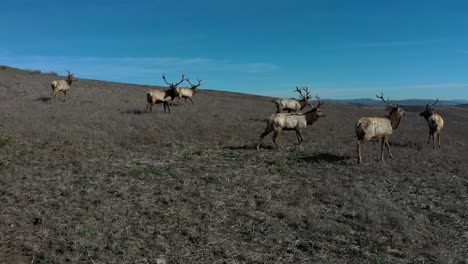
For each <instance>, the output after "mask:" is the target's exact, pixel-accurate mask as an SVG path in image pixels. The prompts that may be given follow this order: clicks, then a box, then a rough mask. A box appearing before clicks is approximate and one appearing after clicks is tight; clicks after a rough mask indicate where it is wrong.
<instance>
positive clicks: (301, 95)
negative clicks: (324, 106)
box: [296, 86, 310, 101]
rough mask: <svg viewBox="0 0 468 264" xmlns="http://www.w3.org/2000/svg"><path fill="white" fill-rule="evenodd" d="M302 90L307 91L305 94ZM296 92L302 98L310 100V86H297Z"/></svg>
mask: <svg viewBox="0 0 468 264" xmlns="http://www.w3.org/2000/svg"><path fill="white" fill-rule="evenodd" d="M302 91H304V92H305V93H306V95H304V94H303V93H302ZM296 92H298V93H299V96H300V98H301V99H302V100H305V101H307V100H309V98H310V92H309V87H307V86H304V87H302V89H299V87H297V86H296Z"/></svg>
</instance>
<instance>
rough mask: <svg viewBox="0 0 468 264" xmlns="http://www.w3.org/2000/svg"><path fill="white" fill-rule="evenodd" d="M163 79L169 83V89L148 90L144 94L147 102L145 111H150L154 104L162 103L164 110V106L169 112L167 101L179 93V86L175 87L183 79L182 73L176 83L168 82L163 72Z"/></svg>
mask: <svg viewBox="0 0 468 264" xmlns="http://www.w3.org/2000/svg"><path fill="white" fill-rule="evenodd" d="M162 78H163V80H164V81H165V82H166V83H167V84H168V85H169V89H166V90H163V91H160V90H150V91H148V93H147V94H146V100H147V101H148V103H147V104H146V112H152V111H153V106H154V105H155V104H161V103H162V104H163V105H164V112H166V107H167V109H168V111H169V113H170V112H171V109H170V108H169V102H170V101H172V100H174V98H175V97H176V96H178V95H179V88H178V87H177V86H178V85H179V84H181V83H182V82H183V81H184V80H185V76H184V74H182V79H181V80H180V81H179V82H177V83H169V82H167V80H166V76H165V75H164V74H163V76H162Z"/></svg>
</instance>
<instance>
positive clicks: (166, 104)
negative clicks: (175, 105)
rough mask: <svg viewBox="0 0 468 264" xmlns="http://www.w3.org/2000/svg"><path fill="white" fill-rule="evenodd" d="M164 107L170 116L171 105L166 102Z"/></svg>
mask: <svg viewBox="0 0 468 264" xmlns="http://www.w3.org/2000/svg"><path fill="white" fill-rule="evenodd" d="M164 105H165V106H167V111H168V112H169V114H170V113H171V108H170V107H169V103H168V102H165V103H164Z"/></svg>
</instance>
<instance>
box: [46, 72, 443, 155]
mask: <svg viewBox="0 0 468 264" xmlns="http://www.w3.org/2000/svg"><path fill="white" fill-rule="evenodd" d="M67 73H68V75H67V78H66V79H65V80H55V81H52V83H51V87H52V95H51V99H52V98H55V97H56V96H57V94H58V93H60V92H62V93H63V94H64V96H65V98H66V97H67V91H68V90H69V89H70V87H71V85H72V83H73V82H76V81H78V79H76V78H75V77H74V76H73V73H71V72H70V71H69V70H67ZM162 78H163V80H164V82H165V83H166V84H167V85H168V86H169V88H168V89H165V90H150V91H148V93H147V95H146V100H147V105H146V109H145V111H146V112H152V111H153V106H154V105H155V104H163V106H164V112H166V108H167V111H168V112H169V113H170V112H171V109H170V107H169V104H170V103H173V102H174V100H175V99H176V98H177V99H179V100H180V99H182V98H184V100H185V102H187V99H189V101H190V102H191V103H192V106H194V103H193V101H192V97H193V95H194V94H195V93H197V92H198V87H199V86H200V85H201V80H198V83H197V84H192V83H191V82H190V80H189V79H188V78H185V75H184V74H182V77H181V79H180V80H179V81H178V82H175V83H174V82H168V81H167V79H166V76H165V75H164V74H163V75H162ZM184 81H187V82H188V83H189V85H190V88H188V87H180V88H179V85H180V84H181V83H183V82H184ZM295 91H296V92H297V93H299V100H296V99H294V98H280V99H278V100H275V101H274V103H275V105H276V112H275V113H273V114H272V115H271V116H269V117H268V118H266V119H265V121H266V128H265V131H263V133H262V134H261V135H260V138H259V140H258V142H257V146H256V148H257V150H260V144H261V142H262V140H263V138H264V137H265V136H267V135H268V134H270V133H271V132H273V138H272V140H273V143H274V144H275V146H276V148H277V150H278V151H281V148H280V146H279V145H278V138H279V136H280V134H281V132H282V131H284V130H286V131H287V130H294V131H295V132H296V137H297V140H298V142H297V145H296V147H299V149H300V150H304V148H303V146H302V142H303V140H304V137H303V134H304V129H305V128H306V127H307V125H309V126H310V125H312V124H313V123H314V122H315V121H317V120H318V119H319V117H325V113H324V112H323V111H321V110H320V106H322V105H323V102H321V101H320V97H319V96H318V95H316V96H315V98H316V99H317V101H316V102H315V104H313V103H311V102H310V101H309V100H310V99H312V97H311V95H310V91H309V88H308V87H302V88H299V87H296V90H295ZM376 97H377V98H379V99H381V100H382V101H383V102H384V103H385V104H386V105H387V106H388V107H389V112H388V114H387V115H385V116H382V117H362V118H360V119H359V120H358V121H357V122H356V123H355V126H354V129H355V132H356V137H357V144H356V146H357V149H356V152H357V162H358V163H361V161H362V154H361V148H362V145H363V144H364V143H366V142H368V141H370V140H371V139H380V140H381V144H380V160H381V161H383V160H384V148H386V149H387V151H388V155H389V157H390V158H393V155H392V152H391V148H390V144H389V142H388V140H389V138H390V136H391V135H392V133H393V130H395V129H397V128H398V126H399V124H400V122H401V119H402V118H403V117H404V116H405V114H406V112H405V111H404V110H403V109H402V108H401V107H400V105H398V104H397V105H395V104H392V103H390V102H389V99H387V100H385V99H384V97H383V94H381V95H380V96H378V95H376ZM438 101H439V99H437V100H436V101H435V102H434V103H432V104H431V105H429V104H427V105H426V108H425V110H424V111H423V112H421V113H420V114H419V115H420V116H422V117H424V118H425V119H426V122H427V125H428V126H429V137H428V140H427V143H429V142H430V140H431V137H432V147H433V148H435V147H436V138H437V145H438V146H439V148H440V137H441V133H442V128H443V127H444V120H443V119H442V117H441V116H440V115H439V114H437V113H435V112H434V106H435V105H436V104H437V102H438ZM307 106H310V107H311V109H310V110H308V111H307V112H305V113H302V112H301V110H303V109H304V108H305V107H307ZM283 111H287V113H285V112H283Z"/></svg>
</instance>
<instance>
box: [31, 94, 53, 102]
mask: <svg viewBox="0 0 468 264" xmlns="http://www.w3.org/2000/svg"><path fill="white" fill-rule="evenodd" d="M51 100H52V98H51V97H49V96H39V97H38V98H36V99H34V101H36V102H42V103H49V102H50V101H51Z"/></svg>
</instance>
